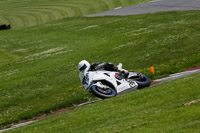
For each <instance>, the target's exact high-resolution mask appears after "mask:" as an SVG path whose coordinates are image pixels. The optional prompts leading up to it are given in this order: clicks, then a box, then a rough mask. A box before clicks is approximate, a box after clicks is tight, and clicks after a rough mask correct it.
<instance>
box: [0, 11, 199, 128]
mask: <svg viewBox="0 0 200 133" xmlns="http://www.w3.org/2000/svg"><path fill="white" fill-rule="evenodd" d="M199 23H200V12H199V11H185V12H169V13H166V12H165V13H155V14H146V15H137V16H126V17H100V18H84V17H80V18H68V19H63V20H59V21H55V22H51V23H47V24H45V25H40V26H34V27H27V28H21V29H15V30H8V31H0V59H1V60H0V125H1V127H5V126H8V125H10V124H12V123H15V122H17V121H19V120H22V119H29V118H32V117H33V116H37V115H41V114H44V113H48V112H51V111H53V110H57V109H59V108H62V107H67V106H73V105H74V104H78V103H81V102H84V101H87V100H91V99H93V98H94V97H92V95H91V94H89V93H88V92H85V91H84V90H83V88H82V87H81V83H80V81H79V78H78V69H77V64H78V62H79V61H80V60H82V59H87V60H88V61H90V62H102V61H105V62H113V63H114V64H117V63H119V62H122V63H123V64H124V68H126V69H128V70H135V71H139V72H142V73H144V74H146V75H147V76H149V77H150V78H151V79H157V78H161V77H165V76H167V75H169V74H172V73H175V72H180V71H183V70H184V69H188V68H191V67H194V66H197V65H199V63H200V52H199V51H200V47H199V46H200V43H199V42H200V27H199ZM152 65H153V66H154V67H155V74H154V75H153V76H152V75H150V72H149V69H150V66H152Z"/></svg>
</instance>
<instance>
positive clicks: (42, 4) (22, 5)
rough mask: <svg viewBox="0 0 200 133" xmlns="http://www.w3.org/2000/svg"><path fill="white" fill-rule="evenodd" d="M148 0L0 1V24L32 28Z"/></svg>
mask: <svg viewBox="0 0 200 133" xmlns="http://www.w3.org/2000/svg"><path fill="white" fill-rule="evenodd" d="M147 1H150V0H56V1H55V0H20V1H19V0H1V1H0V24H4V23H6V24H11V27H12V28H20V27H24V26H33V25H38V24H43V23H46V22H50V21H55V20H60V19H63V18H68V17H78V16H83V15H88V14H94V13H98V12H102V11H106V10H113V9H115V8H116V7H119V6H121V7H126V6H130V5H136V4H139V3H143V2H147Z"/></svg>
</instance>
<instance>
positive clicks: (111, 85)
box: [84, 70, 150, 99]
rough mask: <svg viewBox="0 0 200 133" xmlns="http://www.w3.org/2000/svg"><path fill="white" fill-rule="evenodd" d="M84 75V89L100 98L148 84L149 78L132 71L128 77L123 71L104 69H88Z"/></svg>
mask: <svg viewBox="0 0 200 133" xmlns="http://www.w3.org/2000/svg"><path fill="white" fill-rule="evenodd" d="M84 75H85V83H86V86H85V89H86V90H88V91H89V92H91V93H92V94H94V95H95V96H97V97H99V98H102V99H105V98H111V97H114V96H116V95H120V94H123V93H127V92H130V91H134V90H136V89H141V88H144V87H148V86H149V85H150V80H149V79H148V78H147V77H146V76H145V75H144V74H142V73H139V72H134V71H132V72H129V75H128V77H125V75H123V73H119V72H111V71H105V70H98V71H88V72H86V73H85V74H84Z"/></svg>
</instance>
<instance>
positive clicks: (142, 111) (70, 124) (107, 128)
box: [9, 74, 200, 133]
mask: <svg viewBox="0 0 200 133" xmlns="http://www.w3.org/2000/svg"><path fill="white" fill-rule="evenodd" d="M199 79H200V74H196V75H193V76H190V77H186V78H182V79H179V80H176V81H173V82H170V83H165V84H162V85H158V86H154V87H149V88H145V89H143V90H138V91H135V92H131V93H129V94H125V95H121V96H118V97H115V98H112V99H107V100H103V101H100V102H98V103H95V104H90V105H87V106H84V107H79V108H77V109H75V110H72V111H70V112H67V113H64V114H61V115H58V116H54V117H50V118H47V119H44V120H41V121H39V122H35V123H32V124H30V125H28V126H25V127H21V128H18V129H14V130H11V131H9V132H11V133H21V132H26V133H33V132H34V133H37V132H40V133H46V132H48V133H54V132H57V133H64V132H66V133H102V132H103V133H126V132H127V133H133V132H137V133H155V132H156V133H162V132H164V133H166V132H170V133H198V132H199V130H200V126H199V124H200V111H199V110H200V89H199V86H200V82H199V81H200V80H199Z"/></svg>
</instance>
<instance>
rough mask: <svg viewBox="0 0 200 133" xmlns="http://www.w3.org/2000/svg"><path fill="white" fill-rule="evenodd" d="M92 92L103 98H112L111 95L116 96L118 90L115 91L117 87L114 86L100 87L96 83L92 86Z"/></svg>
mask: <svg viewBox="0 0 200 133" xmlns="http://www.w3.org/2000/svg"><path fill="white" fill-rule="evenodd" d="M90 90H91V92H92V93H93V94H94V95H95V96H97V97H99V98H102V99H105V98H111V97H114V96H116V95H117V92H116V91H115V89H113V88H110V87H109V88H106V89H104V88H100V87H98V86H96V85H93V86H92V87H91V88H90Z"/></svg>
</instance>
